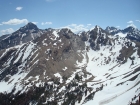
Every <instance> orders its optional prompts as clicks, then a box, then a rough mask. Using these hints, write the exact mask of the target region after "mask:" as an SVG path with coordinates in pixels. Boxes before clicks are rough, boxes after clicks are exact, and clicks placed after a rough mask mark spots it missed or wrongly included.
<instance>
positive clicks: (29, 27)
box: [20, 22, 38, 30]
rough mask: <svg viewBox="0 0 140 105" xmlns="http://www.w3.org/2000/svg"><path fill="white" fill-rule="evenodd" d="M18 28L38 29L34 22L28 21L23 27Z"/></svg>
mask: <svg viewBox="0 0 140 105" xmlns="http://www.w3.org/2000/svg"><path fill="white" fill-rule="evenodd" d="M20 29H25V30H27V29H28V30H32V29H34V30H38V27H37V26H36V25H35V24H33V23H32V22H29V23H28V24H26V25H25V26H23V27H21V28H20Z"/></svg>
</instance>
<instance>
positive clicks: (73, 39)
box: [0, 26, 140, 105]
mask: <svg viewBox="0 0 140 105" xmlns="http://www.w3.org/2000/svg"><path fill="white" fill-rule="evenodd" d="M25 27H27V26H25ZM21 29H22V28H21ZM24 29H26V28H24ZM19 30H20V29H19ZM27 30H28V28H27ZM37 30H38V29H37ZM39 30H40V29H39ZM24 31H25V32H26V30H24ZM23 33H24V32H23ZM40 34H41V35H40ZM40 34H38V37H36V38H34V39H31V40H30V41H27V42H24V43H21V44H18V45H16V46H12V47H8V48H5V49H1V50H0V86H1V87H0V92H1V93H0V105H93V104H94V105H118V104H120V105H130V104H131V105H138V102H137V101H138V99H139V97H140V42H137V41H131V40H129V39H128V38H125V37H120V36H116V35H111V34H109V32H107V31H105V30H103V29H102V28H101V27H99V26H95V28H94V29H93V30H89V31H88V32H80V33H79V34H74V33H73V32H72V31H71V30H70V29H67V28H64V29H46V30H45V31H44V34H42V33H40ZM132 103H133V104H132Z"/></svg>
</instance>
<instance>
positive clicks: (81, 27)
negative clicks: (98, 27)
mask: <svg viewBox="0 0 140 105" xmlns="http://www.w3.org/2000/svg"><path fill="white" fill-rule="evenodd" d="M61 28H69V29H70V30H71V31H72V32H74V33H78V32H80V31H88V30H90V29H93V28H94V26H92V25H91V24H87V25H83V24H79V25H78V24H70V25H67V26H65V27H61Z"/></svg>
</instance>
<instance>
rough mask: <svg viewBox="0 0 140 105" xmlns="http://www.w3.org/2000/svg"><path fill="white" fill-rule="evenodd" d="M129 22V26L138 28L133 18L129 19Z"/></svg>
mask: <svg viewBox="0 0 140 105" xmlns="http://www.w3.org/2000/svg"><path fill="white" fill-rule="evenodd" d="M127 23H128V25H127V27H130V26H131V27H134V28H137V27H136V26H135V25H134V22H133V21H132V20H130V21H128V22H127Z"/></svg>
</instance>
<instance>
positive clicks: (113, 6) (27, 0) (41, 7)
mask: <svg viewBox="0 0 140 105" xmlns="http://www.w3.org/2000/svg"><path fill="white" fill-rule="evenodd" d="M0 14H1V16H0V35H2V34H7V33H11V32H14V31H16V30H17V29H19V28H20V27H22V26H24V25H25V24H27V23H28V22H34V23H35V24H37V26H38V27H39V28H41V29H46V28H61V27H69V28H71V29H73V31H78V30H88V29H90V28H92V27H94V26H95V25H99V26H100V27H102V28H106V27H107V26H115V27H119V28H120V29H123V28H126V27H127V26H128V25H133V26H136V27H137V28H138V29H140V0H0Z"/></svg>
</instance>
